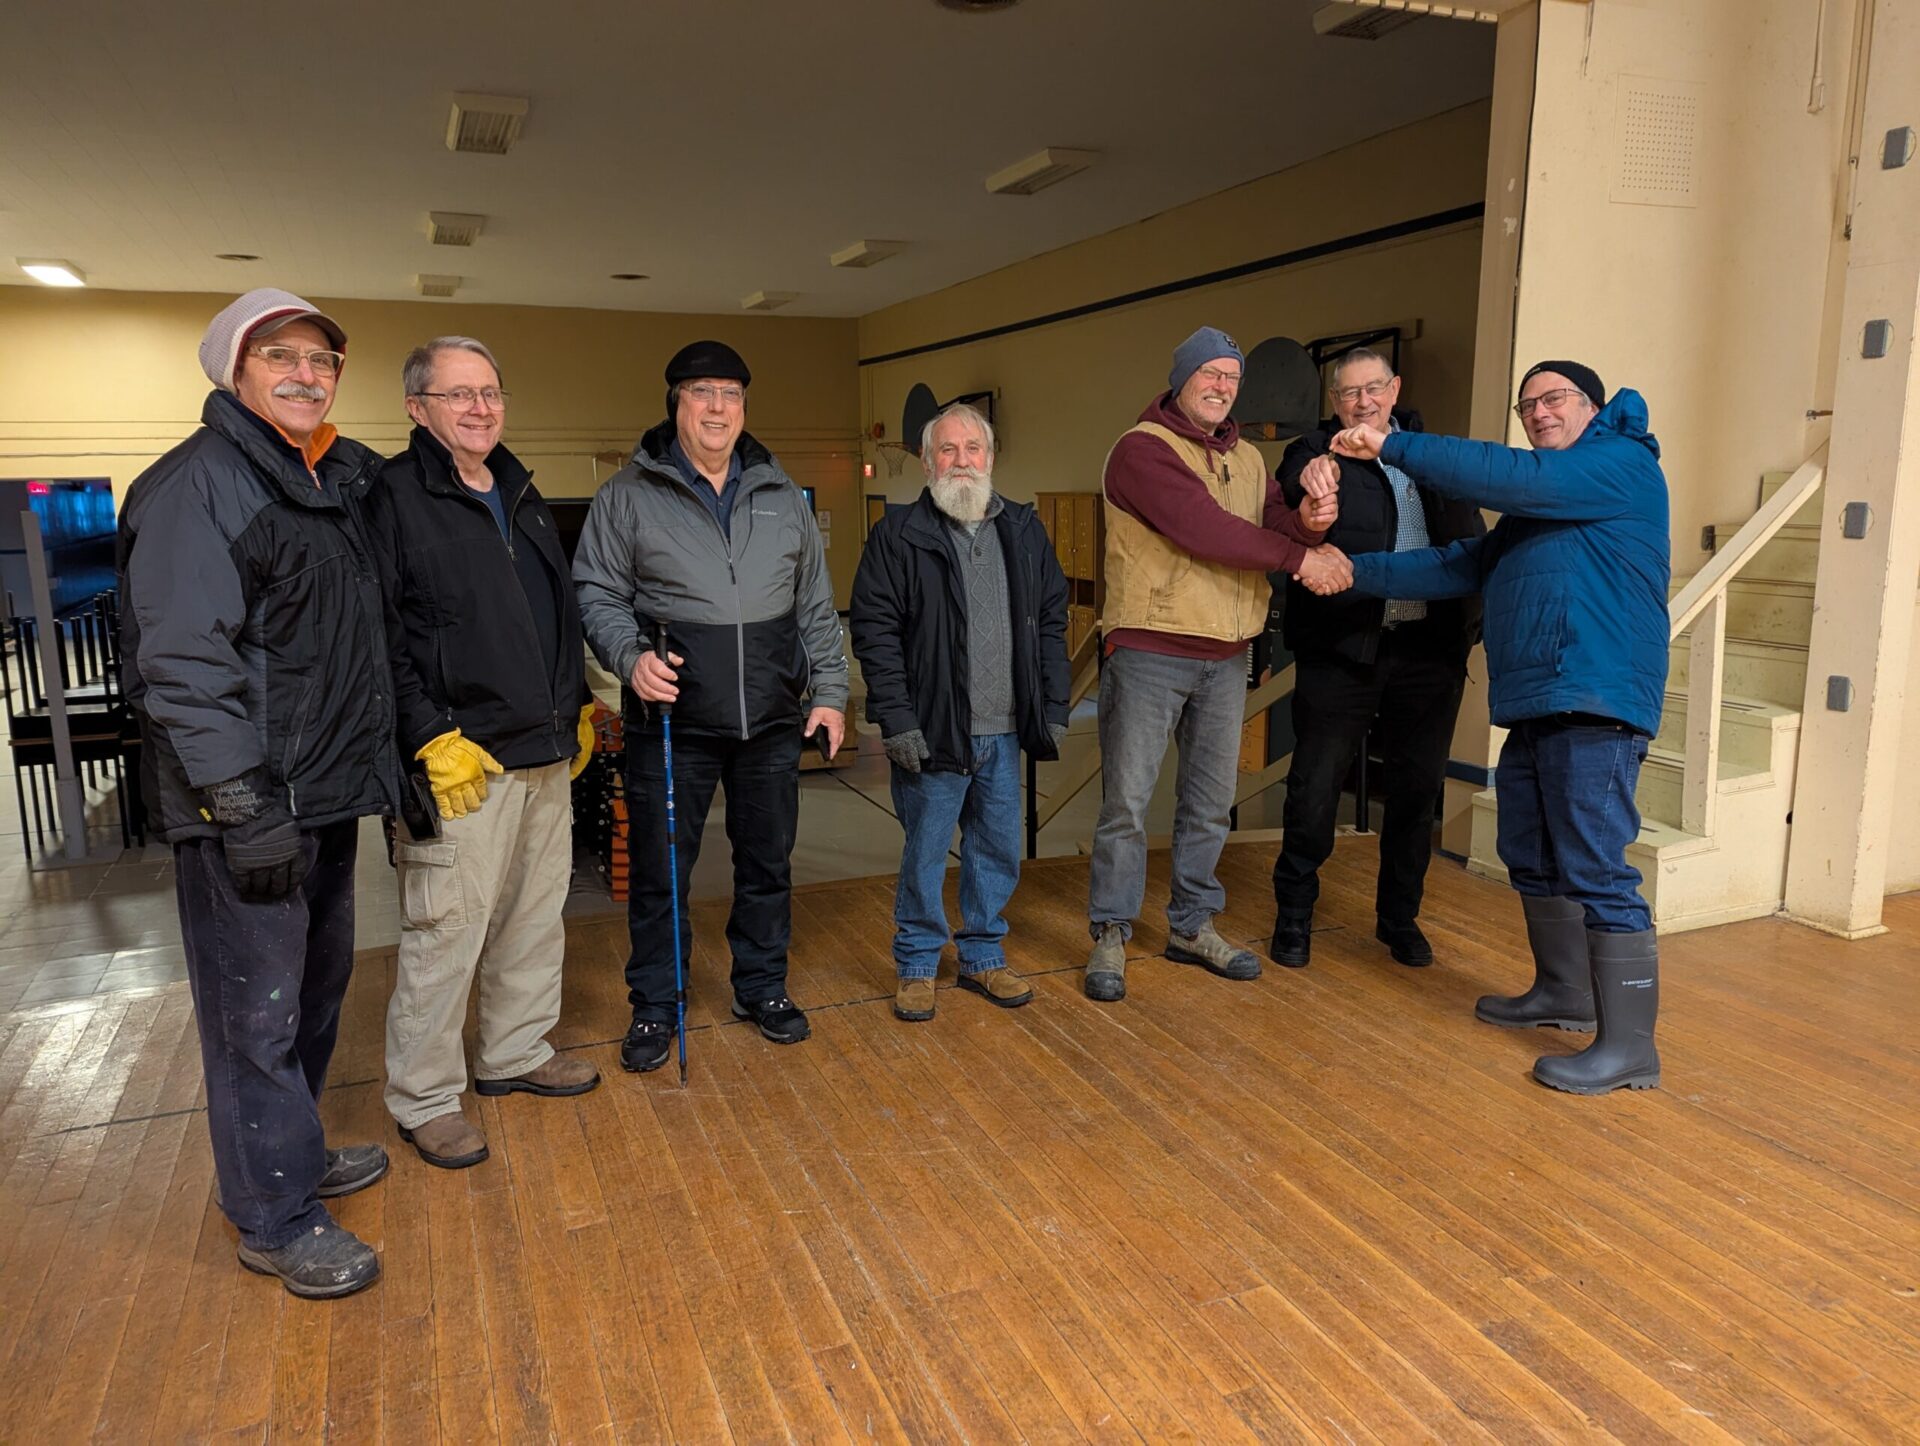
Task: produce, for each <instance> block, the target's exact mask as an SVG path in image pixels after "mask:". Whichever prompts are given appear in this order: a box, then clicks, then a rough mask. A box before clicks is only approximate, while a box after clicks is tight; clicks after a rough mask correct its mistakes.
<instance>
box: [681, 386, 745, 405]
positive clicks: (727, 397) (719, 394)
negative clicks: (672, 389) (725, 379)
mask: <svg viewBox="0 0 1920 1446" xmlns="http://www.w3.org/2000/svg"><path fill="white" fill-rule="evenodd" d="M687 395H688V396H690V397H692V398H693V399H694V400H695V401H696V402H698V403H699V404H700V405H701V406H703V407H710V406H712V405H713V403H714V401H715V400H716V399H717V400H719V401H720V402H721V403H722V404H723V405H725V406H729V407H737V406H739V405H740V404H741V403H742V402H744V401H745V400H746V399H747V389H746V388H745V387H716V386H714V385H713V384H712V383H711V382H695V383H694V384H693V385H692V386H690V387H688V388H687Z"/></svg>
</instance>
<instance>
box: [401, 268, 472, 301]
mask: <svg viewBox="0 0 1920 1446" xmlns="http://www.w3.org/2000/svg"><path fill="white" fill-rule="evenodd" d="M464 279H465V278H463V277H459V276H431V275H428V274H427V273H426V272H424V271H423V272H421V273H420V275H418V276H416V277H414V278H413V284H414V285H415V286H416V287H418V288H419V290H420V294H421V295H422V296H452V295H453V293H454V292H456V291H458V290H459V289H460V283H461V281H462V280H464Z"/></svg>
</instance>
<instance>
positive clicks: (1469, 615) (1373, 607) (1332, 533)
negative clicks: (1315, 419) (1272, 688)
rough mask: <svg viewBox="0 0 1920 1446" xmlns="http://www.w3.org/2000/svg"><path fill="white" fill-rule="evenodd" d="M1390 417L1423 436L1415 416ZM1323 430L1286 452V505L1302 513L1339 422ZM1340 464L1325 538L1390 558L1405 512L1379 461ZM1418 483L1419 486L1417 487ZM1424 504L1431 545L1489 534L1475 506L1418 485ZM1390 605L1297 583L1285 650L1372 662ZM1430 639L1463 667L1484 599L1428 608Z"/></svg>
mask: <svg viewBox="0 0 1920 1446" xmlns="http://www.w3.org/2000/svg"><path fill="white" fill-rule="evenodd" d="M1393 419H1394V421H1395V422H1397V423H1398V424H1399V425H1400V427H1401V428H1402V429H1403V430H1405V431H1409V432H1418V431H1422V430H1424V429H1423V428H1422V427H1421V425H1420V414H1419V413H1418V412H1401V411H1396V412H1395V413H1394V414H1393ZM1320 425H1321V430H1320V431H1317V432H1308V433H1307V434H1306V435H1304V436H1302V437H1301V438H1300V439H1299V440H1298V441H1296V442H1295V443H1294V444H1293V445H1292V446H1291V447H1289V448H1287V451H1286V455H1285V456H1283V457H1282V458H1281V459H1280V473H1279V480H1280V490H1281V491H1282V492H1283V493H1284V494H1286V499H1287V504H1288V506H1290V507H1298V506H1299V505H1300V499H1301V498H1302V497H1304V496H1305V495H1306V489H1305V488H1304V487H1302V486H1301V485H1300V474H1301V473H1302V472H1304V471H1305V470H1306V466H1307V463H1309V462H1311V461H1312V460H1313V459H1314V458H1315V457H1322V456H1325V455H1326V454H1327V453H1328V452H1329V451H1330V450H1331V445H1330V444H1331V442H1332V439H1333V434H1334V433H1335V432H1337V431H1338V430H1339V429H1340V424H1339V423H1338V422H1336V421H1327V422H1322V423H1321V424H1320ZM1337 460H1338V461H1339V463H1340V517H1339V520H1338V521H1336V522H1335V523H1334V524H1333V526H1332V527H1331V528H1329V529H1328V530H1327V536H1326V540H1327V541H1328V542H1329V543H1331V544H1332V545H1333V546H1335V547H1337V548H1339V549H1340V550H1341V551H1342V552H1344V553H1348V554H1354V553H1362V552H1392V551H1393V543H1394V538H1395V537H1396V536H1398V534H1399V530H1400V509H1399V506H1398V504H1396V503H1395V501H1394V496H1393V484H1392V483H1390V482H1388V481H1387V474H1386V473H1385V472H1384V471H1383V470H1382V469H1381V466H1380V464H1379V463H1378V462H1361V461H1358V460H1357V459H1355V458H1352V457H1341V458H1338V459H1337ZM1417 485H1418V484H1417V483H1416V486H1417ZM1419 493H1420V504H1421V507H1422V509H1423V510H1424V511H1425V513H1426V519H1427V540H1428V542H1429V543H1431V544H1432V545H1433V546H1434V547H1445V546H1446V545H1447V544H1448V543H1450V542H1458V541H1460V540H1461V539H1462V538H1467V537H1479V536H1480V535H1481V534H1482V533H1484V532H1485V531H1486V530H1487V524H1486V522H1485V520H1484V519H1483V518H1482V517H1481V516H1480V509H1479V508H1477V507H1475V506H1474V505H1473V504H1472V503H1471V502H1462V501H1460V500H1458V499H1457V498H1452V497H1444V496H1442V495H1441V494H1440V493H1438V492H1435V491H1433V490H1432V489H1431V488H1427V487H1420V488H1419ZM1386 608H1387V605H1386V603H1385V601H1384V600H1382V599H1380V598H1377V597H1363V596H1362V595H1361V594H1359V593H1357V592H1343V593H1335V594H1334V595H1333V596H1332V597H1318V596H1316V595H1314V594H1313V593H1311V592H1308V591H1307V589H1306V588H1304V587H1302V586H1301V585H1300V584H1299V583H1297V582H1288V583H1287V613H1286V621H1285V623H1284V624H1283V627H1282V634H1281V636H1282V637H1283V638H1284V639H1285V641H1286V644H1287V649H1288V651H1290V652H1292V653H1293V654H1294V656H1296V657H1305V658H1308V659H1312V658H1315V657H1327V656H1332V657H1339V658H1345V659H1346V660H1348V661H1349V662H1354V663H1366V664H1370V663H1372V662H1373V660H1374V658H1375V657H1376V656H1378V654H1379V651H1380V623H1381V620H1382V618H1383V617H1384V615H1385V613H1386ZM1427 618H1428V621H1429V625H1430V626H1429V635H1430V636H1432V637H1434V638H1436V639H1439V640H1443V641H1444V645H1445V646H1446V647H1448V648H1450V649H1457V650H1458V654H1459V661H1460V662H1461V663H1462V664H1464V663H1465V662H1466V659H1467V654H1468V653H1470V652H1472V651H1473V645H1474V644H1475V643H1477V642H1479V641H1480V599H1479V598H1477V597H1467V598H1447V599H1445V600H1443V601H1439V602H1430V603H1428V604H1427Z"/></svg>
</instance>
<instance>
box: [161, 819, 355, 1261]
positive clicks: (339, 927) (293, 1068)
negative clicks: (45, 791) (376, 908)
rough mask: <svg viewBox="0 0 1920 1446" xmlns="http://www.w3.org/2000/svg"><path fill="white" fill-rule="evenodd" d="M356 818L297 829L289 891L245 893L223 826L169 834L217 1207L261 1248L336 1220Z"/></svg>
mask: <svg viewBox="0 0 1920 1446" xmlns="http://www.w3.org/2000/svg"><path fill="white" fill-rule="evenodd" d="M359 841H360V833H359V821H358V820H357V819H347V820H346V821H345V822H343V823H331V824H328V825H326V827H324V828H318V829H314V830H312V831H311V832H308V833H302V834H301V835H300V846H301V847H302V848H303V849H305V850H306V854H307V862H308V865H309V867H308V870H307V876H306V878H305V879H303V880H302V881H301V883H300V886H299V887H298V888H297V889H295V890H294V891H293V892H292V893H290V894H288V895H287V896H286V897H285V898H284V899H270V900H264V901H261V900H254V899H243V898H241V897H240V895H239V893H238V892H237V891H236V890H235V888H234V883H233V875H232V873H231V872H229V871H228V869H227V858H226V853H225V851H224V850H223V849H222V848H221V845H220V840H218V839H217V838H194V839H186V840H183V841H182V842H180V843H176V844H175V845H174V846H173V862H174V893H175V895H176V897H177V899H178V902H179V905H180V942H181V944H182V945H183V946H184V947H185V949H186V954H187V982H188V987H189V988H190V989H191V990H192V992H193V1017H194V1023H195V1024H196V1025H197V1026H198V1027H199V1030H200V1066H201V1069H202V1071H203V1072H204V1073H205V1075H206V1080H207V1131H208V1133H209V1134H210V1135H211V1136H212V1139H213V1168H214V1174H215V1176H216V1177H217V1178H218V1180H219V1182H220V1201H221V1208H222V1209H224V1210H225V1211H226V1215H227V1218H228V1219H229V1220H231V1221H232V1222H233V1224H234V1228H235V1229H237V1230H238V1231H239V1232H240V1238H241V1239H242V1240H244V1241H246V1243H247V1244H248V1245H250V1246H252V1247H253V1248H254V1249H255V1250H278V1249H279V1248H280V1247H281V1246H283V1245H286V1244H287V1243H289V1242H290V1241H292V1240H293V1239H294V1238H295V1237H297V1236H299V1235H303V1234H305V1233H306V1232H307V1231H308V1230H311V1229H312V1228H313V1227H314V1226H316V1225H318V1224H320V1223H321V1222H322V1221H324V1220H326V1219H327V1207H326V1206H325V1205H324V1204H323V1203H322V1202H321V1200H320V1196H319V1193H318V1191H319V1186H320V1180H321V1177H322V1176H324V1175H325V1174H326V1173H327V1148H326V1137H325V1135H324V1133H323V1132H322V1130H321V1128H320V1089H321V1086H322V1085H323V1084H324V1083H325V1082H326V1077H327V1063H328V1061H329V1060H331V1059H332V1058H333V1044H334V1039H335V1037H336V1036H337V1035H338V1034H339V1032H340V1001H341V999H342V998H343V997H344V996H345V995H346V992H347V980H348V979H349V978H350V977H351V976H352V974H353V865H354V858H355V856H356V853H357V851H358V848H359Z"/></svg>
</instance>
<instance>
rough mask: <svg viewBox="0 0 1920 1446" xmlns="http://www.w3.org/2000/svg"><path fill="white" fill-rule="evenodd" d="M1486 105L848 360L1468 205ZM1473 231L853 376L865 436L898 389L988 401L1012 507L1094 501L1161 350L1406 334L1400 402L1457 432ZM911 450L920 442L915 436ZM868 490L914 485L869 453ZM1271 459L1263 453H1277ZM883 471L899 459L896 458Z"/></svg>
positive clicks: (1083, 245) (889, 411)
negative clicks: (1207, 337) (1414, 335)
mask: <svg viewBox="0 0 1920 1446" xmlns="http://www.w3.org/2000/svg"><path fill="white" fill-rule="evenodd" d="M1487 114H1488V112H1487V107H1486V105H1485V104H1477V105H1472V106H1466V107H1462V108H1461V109H1459V110H1454V111H1450V112H1447V113H1446V114H1444V115H1441V116H1437V117H1434V118H1432V119H1430V120H1427V121H1423V122H1420V123H1418V124H1416V125H1412V126H1408V127H1405V128H1403V129H1401V130H1397V131H1392V132H1389V133H1388V134H1386V135H1384V136H1380V137H1377V138H1375V139H1373V140H1370V141H1366V142H1363V143H1362V144H1360V145H1357V146H1353V147H1350V148H1349V149H1347V150H1344V151H1339V152H1336V153H1334V154H1333V155H1330V156H1326V157H1323V158H1321V159H1319V160H1315V161H1311V162H1308V163H1307V164H1305V165H1302V166H1298V167H1295V168H1293V169H1291V170H1287V171H1282V172H1280V173H1278V174H1276V175H1272V176H1268V177H1265V178H1264V179H1262V180H1259V181H1254V182H1251V183H1249V184H1247V185H1244V186H1238V187H1235V188H1234V189H1232V190H1230V191H1225V192H1222V193H1221V194H1219V195H1217V196H1212V197H1208V198H1207V199H1205V200H1202V201H1197V202H1194V203H1192V204H1191V205H1187V206H1182V207H1179V208H1178V209H1176V210H1173V211H1169V212H1166V213H1164V214H1163V215H1159V216H1155V217H1153V218H1151V219H1149V220H1146V221H1142V222H1140V223H1138V224H1137V225H1133V226H1128V227H1124V228H1122V229H1121V230H1119V231H1115V232H1112V233H1110V234H1108V235H1105V236H1099V237H1095V238H1094V239H1092V240H1089V241H1084V242H1080V243H1078V244H1076V245H1073V246H1069V247H1065V248H1063V249H1061V250H1059V251H1055V252H1050V253H1048V254H1047V255H1044V256H1038V257H1035V258H1033V259H1032V260H1029V261H1024V262H1021V263H1020V264H1019V265H1016V266H1011V267H1008V268H1006V269H1005V270H1002V271H997V272H994V273H992V274H991V275H988V276H983V277H979V278H977V279H975V280H973V281H968V282H964V283H962V284H961V285H959V286H954V287H950V288H948V289H947V290H945V291H940V292H936V293H934V294H933V295H931V296H926V297H921V298H919V299H917V300H914V301H910V302H905V303H903V304H901V305H899V306H894V307H889V308H887V309H886V310H884V311H879V312H875V313H873V314H872V315H870V316H866V317H863V318H861V321H860V354H861V355H862V356H877V355H881V354H884V353H886V352H890V351H895V350H899V349H902V348H905V347H911V346H917V345H922V344H925V343H928V342H935V341H940V340H944V339H945V338H947V337H951V336H956V335H960V334H963V333H966V332H972V331H978V330H981V329H984V328H987V327H992V326H997V325H1001V324H1004V323H1008V322H1014V321H1020V320H1024V319H1026V318H1029V317H1033V316H1037V315H1041V314H1045V313H1048V312H1053V311H1058V310H1062V309H1064V308H1067V307H1072V306H1076V305H1080V304H1083V303H1086V302H1091V301H1097V300H1100V299H1102V298H1105V297H1109V296H1115V295H1120V294H1124V293H1127V292H1131V291H1136V290H1139V289H1141V288H1144V287H1149V286H1154V285H1158V284H1161V283H1164V282H1168V281H1175V280H1179V279H1181V278H1183V277H1186V276H1191V275H1195V274H1197V273H1201V272H1206V271H1211V270H1215V269H1217V268H1221V267H1226V266H1232V265H1235V264H1238V263H1241V262H1246V261H1251V260H1256V259H1258V258H1260V257H1263V256H1270V255H1273V254H1276V253H1278V252H1282V251H1289V250H1293V249H1295V248H1297V247H1301V246H1308V245H1312V244H1314V243H1315V242H1320V241H1328V240H1333V239H1336V238H1338V237H1341V236H1345V235H1349V234H1352V233H1354V232H1358V231H1364V230H1368V229H1370V228H1373V227H1377V226H1384V225H1388V224H1391V223H1393V222H1396V221H1402V220H1407V219H1409V218H1412V217H1416V216H1422V215H1427V214H1430V213H1432V212H1437V211H1444V210H1447V209H1449V208H1451V207H1455V206H1460V205H1463V204H1468V203H1471V202H1475V201H1479V200H1480V199H1482V189H1483V177H1484V172H1485V166H1486V151H1487ZM1479 263H1480V228H1479V226H1478V224H1468V225H1465V226H1458V227H1454V228H1452V229H1450V230H1448V231H1444V232H1432V233H1428V234H1425V235H1422V236H1419V237H1415V238H1412V239H1409V240H1406V241H1402V242H1397V243H1390V244H1385V245H1380V246H1376V247H1372V248H1369V249H1367V250H1365V251H1356V252H1348V253H1345V254H1343V255H1339V256H1335V257H1330V258H1328V259H1326V260H1323V261H1319V262H1314V263H1310V264H1307V265H1302V266H1295V267H1289V268H1286V269H1284V270H1280V271H1271V272H1266V273H1263V274H1260V275H1257V276H1252V277H1248V278H1245V279H1243V280H1239V281H1232V282H1223V283H1220V284H1218V285H1214V286H1210V287H1206V288H1204V289H1200V290H1195V291H1186V292H1180V293H1177V294H1175V295H1172V296H1166V297H1162V298H1159V299H1157V300H1153V301H1147V302H1140V303H1136V304H1134V305H1130V306H1126V307H1122V308H1119V309H1116V310H1113V311H1106V312H1101V313H1098V314H1096V315H1093V316H1088V317H1083V318H1080V319H1078V320H1075V321H1070V322H1063V323H1059V324H1056V325H1052V326H1046V327H1041V328H1037V329H1035V330H1032V331H1025V332H1019V333H1016V334H1014V335H1011V336H1006V337H1001V338H997V339H995V340H990V341H983V342H975V343H970V344H968V345H966V346H961V347H953V348H948V349H946V350H943V351H938V352H933V353H930V354H928V355H924V356H917V357H910V358H907V359H904V360H901V361H897V362H887V363H882V364H878V365H873V366H866V367H863V368H861V390H860V407H861V421H862V424H863V426H864V425H868V424H871V423H873V422H874V421H876V420H877V421H880V422H881V423H883V424H884V425H885V426H886V428H887V440H888V441H890V442H896V441H899V440H900V414H901V409H902V406H903V404H904V402H905V400H906V395H907V392H908V390H909V389H910V388H911V387H912V385H913V384H914V383H915V382H925V383H926V384H927V385H928V386H929V387H931V388H932V389H933V392H934V394H935V396H936V397H938V398H939V399H941V400H943V401H944V400H946V399H947V398H949V397H951V396H954V395H955V394H957V393H960V392H967V391H980V390H988V389H991V390H994V391H996V392H997V393H998V396H997V399H996V407H997V412H998V421H999V424H1000V431H1001V441H1002V450H1003V456H1002V458H1001V460H1000V462H999V464H998V470H997V473H996V484H997V485H998V486H999V488H1000V489H1001V490H1002V491H1003V492H1005V493H1006V494H1007V495H1008V496H1010V497H1014V498H1020V499H1025V498H1030V497H1032V496H1033V495H1034V494H1035V493H1036V492H1043V491H1057V490H1079V491H1093V490H1096V489H1097V488H1098V487H1099V485H1100V465H1101V462H1102V460H1103V459H1104V458H1105V456H1106V453H1107V449H1108V447H1109V446H1111V445H1112V443H1113V441H1114V439H1115V438H1116V437H1117V436H1119V434H1120V433H1121V432H1122V431H1124V430H1125V429H1126V428H1127V427H1128V426H1130V425H1132V423H1133V421H1134V419H1135V417H1136V416H1138V414H1139V412H1140V409H1141V407H1143V406H1144V405H1145V404H1146V403H1147V402H1148V401H1150V400H1151V399H1152V398H1153V396H1154V395H1155V394H1156V393H1157V392H1159V391H1161V390H1164V389H1165V387H1166V376H1167V365H1168V362H1169V360H1170V354H1171V352H1172V350H1173V347H1174V346H1175V345H1176V344H1177V343H1178V342H1179V341H1180V340H1181V339H1182V338H1184V337H1185V336H1186V335H1187V334H1188V333H1189V332H1190V331H1192V330H1193V329H1194V327H1196V326H1199V325H1202V324H1211V325H1215V326H1220V327H1224V328H1225V329H1226V330H1227V331H1228V332H1229V333H1230V334H1232V335H1233V336H1234V337H1235V338H1236V339H1237V340H1238V341H1239V342H1240V343H1241V345H1242V346H1245V347H1249V348H1251V347H1252V346H1253V345H1255V344H1256V343H1258V342H1260V341H1262V340H1264V339H1266V338H1267V337H1269V336H1275V335H1286V336H1291V337H1294V338H1295V339H1297V340H1300V341H1307V340H1310V339H1312V338H1313V337H1316V336H1326V335H1333V334H1337V333H1342V332H1349V331H1360V330H1364V329H1366V328H1369V327H1374V326H1382V325H1390V324H1393V323H1405V322H1412V321H1415V320H1417V321H1419V323H1420V325H1421V335H1420V337H1419V339H1418V340H1416V341H1414V342H1412V343H1410V344H1409V346H1408V348H1407V350H1406V353H1405V357H1404V367H1405V370H1406V372H1407V376H1408V389H1407V401H1408V403H1409V404H1410V405H1413V406H1417V407H1419V408H1421V409H1422V410H1423V411H1424V412H1425V413H1426V416H1427V421H1428V425H1429V426H1433V427H1437V428H1443V429H1449V430H1456V431H1457V430H1461V429H1463V428H1464V427H1465V425H1466V421H1467V412H1468V394H1469V388H1470V386H1471V383H1472V372H1473V327H1474V301H1475V291H1476V277H1477V274H1478V270H1479ZM912 440H914V441H918V439H917V438H915V439H912ZM867 455H868V457H869V458H870V459H872V460H875V461H876V462H878V463H879V465H878V466H876V472H877V476H876V477H875V478H874V479H873V481H872V482H871V483H869V484H867V490H869V491H871V492H876V493H885V494H887V495H888V496H889V497H891V498H892V499H893V500H896V501H905V500H908V499H910V498H911V497H912V496H913V495H914V494H915V493H916V492H917V491H918V490H919V487H920V469H919V464H918V463H917V462H916V461H915V460H914V459H912V458H907V459H905V462H904V466H903V467H902V470H901V472H900V475H899V476H898V477H893V476H891V475H890V474H889V469H888V467H887V465H885V462H884V460H883V458H882V454H881V452H880V451H879V450H878V449H876V448H874V447H873V446H872V444H871V443H869V444H868V449H867ZM1275 455H1277V451H1276V453H1275ZM894 460H895V461H896V462H898V461H899V460H900V459H899V457H898V454H895V458H894Z"/></svg>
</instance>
